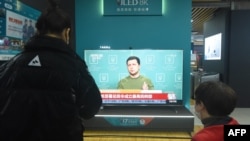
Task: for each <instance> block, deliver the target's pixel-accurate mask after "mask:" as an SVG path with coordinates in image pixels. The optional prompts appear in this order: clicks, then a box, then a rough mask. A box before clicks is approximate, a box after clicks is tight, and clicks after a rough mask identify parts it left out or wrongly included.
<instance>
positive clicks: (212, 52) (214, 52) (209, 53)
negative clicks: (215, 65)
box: [204, 33, 222, 60]
mask: <svg viewBox="0 0 250 141" xmlns="http://www.w3.org/2000/svg"><path fill="white" fill-rule="evenodd" d="M221 40H222V33H217V34H214V35H211V36H208V37H206V38H205V47H204V49H205V50H204V57H205V58H204V60H221Z"/></svg>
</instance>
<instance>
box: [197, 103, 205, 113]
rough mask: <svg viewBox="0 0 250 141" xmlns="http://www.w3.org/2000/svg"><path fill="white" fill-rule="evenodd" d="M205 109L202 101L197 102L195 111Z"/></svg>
mask: <svg viewBox="0 0 250 141" xmlns="http://www.w3.org/2000/svg"><path fill="white" fill-rule="evenodd" d="M204 108H205V105H204V104H203V102H202V101H198V102H195V109H196V110H197V111H201V110H202V109H204Z"/></svg>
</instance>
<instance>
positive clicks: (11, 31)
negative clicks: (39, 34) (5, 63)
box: [0, 0, 40, 60]
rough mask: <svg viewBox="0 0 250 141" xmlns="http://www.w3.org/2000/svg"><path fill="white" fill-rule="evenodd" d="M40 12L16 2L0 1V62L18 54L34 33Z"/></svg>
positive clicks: (15, 0)
mask: <svg viewBox="0 0 250 141" xmlns="http://www.w3.org/2000/svg"><path fill="white" fill-rule="evenodd" d="M39 16H40V11H38V10H36V9H34V8H32V7H30V6H27V5H25V4H23V3H21V2H20V1H18V0H0V60H9V59H10V58H12V57H13V56H14V55H16V54H17V53H19V52H20V51H21V50H22V49H23V46H24V44H25V43H26V42H27V40H28V39H29V38H30V37H31V36H33V35H34V34H35V32H36V29H35V23H36V20H37V18H38V17H39Z"/></svg>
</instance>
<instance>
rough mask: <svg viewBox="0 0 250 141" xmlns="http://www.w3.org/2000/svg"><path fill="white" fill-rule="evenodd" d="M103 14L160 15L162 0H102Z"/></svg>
mask: <svg viewBox="0 0 250 141" xmlns="http://www.w3.org/2000/svg"><path fill="white" fill-rule="evenodd" d="M103 14H104V15H105V16H114V15H116V16H117V15H120V16H122V15H151V16H152V15H162V0H103Z"/></svg>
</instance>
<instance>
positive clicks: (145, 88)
mask: <svg viewBox="0 0 250 141" xmlns="http://www.w3.org/2000/svg"><path fill="white" fill-rule="evenodd" d="M142 89H143V90H148V84H147V83H146V82H144V83H143V85H142Z"/></svg>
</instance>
